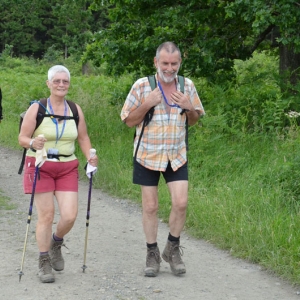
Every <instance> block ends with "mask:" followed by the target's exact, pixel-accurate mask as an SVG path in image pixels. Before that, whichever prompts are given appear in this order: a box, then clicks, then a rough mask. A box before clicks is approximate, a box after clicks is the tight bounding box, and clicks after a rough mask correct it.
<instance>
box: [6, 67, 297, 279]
mask: <svg viewBox="0 0 300 300" xmlns="http://www.w3.org/2000/svg"><path fill="white" fill-rule="evenodd" d="M19 69H20V68H19ZM34 70H35V69H33V71H32V72H25V71H24V70H22V71H18V69H4V70H3V69H2V70H0V78H1V81H0V86H1V88H2V92H3V107H4V120H3V122H2V123H1V124H0V143H1V145H2V146H4V145H5V146H7V147H10V148H13V149H20V147H19V145H18V143H17V135H18V122H19V114H20V113H21V112H22V111H24V110H25V109H26V107H27V106H28V102H29V101H30V100H33V99H38V98H42V97H45V96H47V95H48V90H47V88H46V85H45V80H46V76H45V74H46V70H45V69H44V68H40V69H36V72H34ZM71 71H72V69H71ZM71 73H72V72H71ZM71 82H72V86H71V88H70V93H69V97H68V98H69V99H72V100H74V101H76V102H77V103H78V104H80V105H81V107H82V109H83V111H84V113H85V116H86V120H87V124H88V130H89V133H90V137H91V140H92V144H93V147H94V148H96V149H97V153H98V156H99V159H100V161H99V171H98V173H97V176H96V177H95V181H94V182H95V185H96V187H97V188H101V189H103V190H105V191H107V192H109V193H111V194H114V195H116V196H120V197H124V198H130V199H132V200H134V201H136V202H140V191H139V187H137V186H134V185H132V183H131V176H132V175H131V174H132V142H133V132H134V131H133V129H130V128H127V127H126V126H125V125H124V124H123V123H122V122H121V120H120V117H119V114H120V110H121V105H122V104H121V103H122V102H123V101H124V97H125V96H126V93H127V92H128V86H130V84H131V83H132V78H130V76H124V77H122V78H119V79H118V80H114V79H113V78H107V77H105V76H102V75H99V76H89V77H84V76H81V75H80V74H79V73H75V74H74V76H72V79H71ZM197 88H198V90H199V94H200V96H201V95H202V93H201V91H205V93H203V94H204V95H206V96H208V95H213V94H214V93H220V92H218V91H217V90H214V89H212V88H211V87H209V86H204V85H201V82H199V83H198V86H197ZM231 92H232V93H233V91H231ZM237 92H239V93H240V92H241V91H237ZM276 92H277V91H274V93H276ZM252 93H254V92H253V91H252ZM215 96H216V95H215ZM223 96H224V95H223ZM225 96H226V95H225ZM230 97H232V94H231V95H230ZM253 97H254V94H253ZM203 102H204V105H205V108H206V110H207V116H206V117H205V118H203V119H202V120H201V122H199V124H197V125H195V126H194V127H192V128H190V134H189V137H190V138H189V143H190V151H189V166H190V186H189V207H188V215H187V222H186V228H187V230H188V231H189V232H190V233H191V234H193V235H194V236H196V237H197V238H202V239H205V240H207V241H209V242H211V243H213V244H215V245H216V246H218V247H220V248H222V249H226V250H229V251H230V252H231V254H232V255H234V256H237V257H241V258H244V259H248V260H250V261H253V262H256V263H260V264H261V265H262V266H265V267H266V268H268V269H269V270H270V271H274V272H276V273H277V274H278V275H280V276H283V277H284V278H286V279H288V280H290V281H291V282H293V283H297V284H299V283H300V270H299V262H300V259H299V241H300V234H299V230H298V229H299V227H300V220H299V203H300V202H299V201H300V188H299V184H298V177H299V176H298V175H299V167H300V159H299V150H300V146H299V145H300V143H299V140H300V136H299V133H298V129H297V128H293V129H292V128H290V129H289V131H288V132H287V133H286V135H285V136H283V135H281V134H272V135H267V134H258V133H252V134H246V133H243V132H242V131H240V132H239V133H237V132H236V133H235V134H228V131H227V129H226V128H225V127H226V126H225V125H224V119H223V116H222V115H220V114H219V113H218V112H217V111H212V107H213V105H211V106H210V104H209V103H206V99H205V98H203ZM225 129H226V130H225ZM77 154H78V156H79V158H80V160H81V166H83V165H84V161H83V158H82V156H81V154H80V151H77ZM20 158H21V149H20ZM81 172H82V173H81V176H82V178H83V179H85V175H84V172H83V170H82V168H81ZM16 173H17V170H16ZM20 180H21V177H20ZM159 194H160V217H161V218H162V219H164V220H165V221H167V218H168V214H169V209H170V202H169V195H168V191H167V189H166V187H165V185H164V184H163V183H161V184H160V186H159Z"/></svg>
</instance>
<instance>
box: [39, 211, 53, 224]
mask: <svg viewBox="0 0 300 300" xmlns="http://www.w3.org/2000/svg"><path fill="white" fill-rule="evenodd" d="M53 220H54V213H52V212H48V213H43V214H40V215H39V216H38V223H40V224H41V223H42V224H44V225H52V223H53Z"/></svg>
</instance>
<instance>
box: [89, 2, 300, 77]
mask: <svg viewBox="0 0 300 300" xmlns="http://www.w3.org/2000/svg"><path fill="white" fill-rule="evenodd" d="M103 5H104V6H109V10H108V11H109V19H110V25H109V26H108V28H107V29H105V30H101V31H99V32H97V33H96V34H95V37H94V42H93V43H92V44H90V45H88V47H87V51H86V53H85V55H84V60H88V59H92V60H93V61H94V62H95V63H96V64H98V65H101V64H102V63H104V62H107V64H108V73H109V74H121V73H123V72H125V71H129V72H133V71H134V72H138V73H143V74H150V73H152V72H153V70H154V69H153V57H154V55H155V51H156V48H157V47H158V45H159V44H161V43H162V42H165V41H174V42H175V43H176V44H177V45H178V46H179V48H180V49H181V52H182V54H183V57H184V60H183V65H182V70H181V72H184V73H185V74H187V75H191V76H203V77H207V78H210V79H212V80H215V79H216V78H218V79H220V80H223V79H224V77H223V75H225V74H227V75H228V71H231V70H232V66H233V60H234V59H246V58H249V57H250V56H251V55H252V53H253V52H254V51H255V50H256V49H259V48H265V49H268V48H270V47H271V46H274V45H276V46H278V45H280V44H282V45H285V46H288V47H290V48H291V49H293V51H295V52H300V36H299V32H300V22H299V20H300V7H299V3H298V2H297V1H295V0H273V1H266V0H254V1H253V0H252V1H249V0H233V1H232V0H231V1H222V0H207V1H199V0H180V1H176V0H175V1H174V0H172V1H171V0H160V1H158V0H110V1H105V0H94V3H93V6H92V7H93V9H95V10H101V7H103ZM275 29H276V31H275ZM275 32H276V39H275V40H274V39H272V37H274V35H275ZM274 41H275V43H274Z"/></svg>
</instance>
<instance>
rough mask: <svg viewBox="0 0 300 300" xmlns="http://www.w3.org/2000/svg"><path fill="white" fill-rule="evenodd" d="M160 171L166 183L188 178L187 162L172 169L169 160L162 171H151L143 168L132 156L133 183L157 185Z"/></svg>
mask: <svg viewBox="0 0 300 300" xmlns="http://www.w3.org/2000/svg"><path fill="white" fill-rule="evenodd" d="M160 173H162V174H163V176H164V178H165V181H166V183H168V182H171V181H179V180H188V164H187V162H186V163H185V164H184V165H183V166H182V167H180V168H179V169H177V171H175V172H174V171H173V169H172V168H171V164H170V162H169V163H168V166H167V169H166V171H164V172H161V171H153V170H150V169H147V168H145V167H144V166H142V165H141V164H139V163H138V162H137V161H136V160H135V159H134V158H133V183H134V184H139V185H145V186H157V185H158V182H159V178H160Z"/></svg>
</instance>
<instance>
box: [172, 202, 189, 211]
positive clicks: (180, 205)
mask: <svg viewBox="0 0 300 300" xmlns="http://www.w3.org/2000/svg"><path fill="white" fill-rule="evenodd" d="M172 206H173V209H175V210H176V211H178V212H179V213H185V212H186V209H187V201H174V202H173V205H172Z"/></svg>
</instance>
